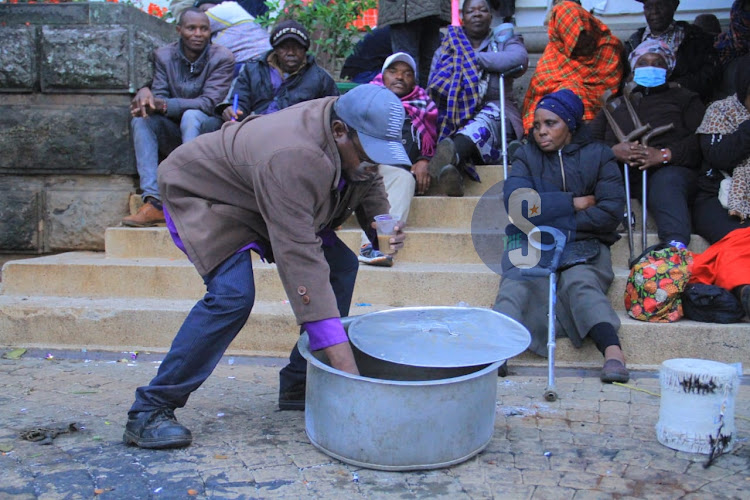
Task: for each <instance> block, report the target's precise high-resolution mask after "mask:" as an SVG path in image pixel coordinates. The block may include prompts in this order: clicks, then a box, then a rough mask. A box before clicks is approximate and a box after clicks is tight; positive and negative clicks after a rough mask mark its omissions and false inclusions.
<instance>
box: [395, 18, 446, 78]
mask: <svg viewBox="0 0 750 500" xmlns="http://www.w3.org/2000/svg"><path fill="white" fill-rule="evenodd" d="M439 46H440V18H439V17H437V16H430V17H425V18H422V19H417V20H416V21H412V22H409V23H403V24H392V25H391V49H392V50H393V52H394V53H396V52H406V53H407V54H409V55H410V56H412V57H413V58H414V62H416V63H417V81H418V82H419V86H420V87H422V88H423V89H426V88H427V81H428V80H429V78H430V66H431V65H432V56H433V55H435V51H436V50H437V48H438V47H439Z"/></svg>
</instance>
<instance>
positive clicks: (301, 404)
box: [279, 383, 306, 411]
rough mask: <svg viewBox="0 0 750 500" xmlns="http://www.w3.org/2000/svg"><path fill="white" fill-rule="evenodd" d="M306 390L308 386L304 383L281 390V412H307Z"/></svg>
mask: <svg viewBox="0 0 750 500" xmlns="http://www.w3.org/2000/svg"><path fill="white" fill-rule="evenodd" d="M305 388H306V384H304V383H302V384H299V385H296V386H292V387H290V388H288V389H286V390H284V391H282V390H279V410H299V411H305Z"/></svg>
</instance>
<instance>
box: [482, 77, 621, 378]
mask: <svg viewBox="0 0 750 500" xmlns="http://www.w3.org/2000/svg"><path fill="white" fill-rule="evenodd" d="M524 188H527V189H529V190H533V191H528V190H524ZM528 193H535V196H538V198H537V199H533V198H532V199H526V196H527V195H528ZM503 194H504V198H505V206H506V209H507V210H508V213H509V214H511V218H512V219H513V220H514V223H516V224H518V225H519V226H520V225H521V222H522V221H523V222H527V223H530V224H533V225H536V226H542V225H546V226H552V227H554V228H556V229H558V230H560V231H562V232H563V233H564V234H565V235H566V237H567V240H568V244H567V245H566V249H569V250H570V252H568V250H566V252H565V253H564V259H563V261H562V262H561V266H560V268H558V285H557V306H556V308H555V311H556V317H557V324H558V325H559V330H560V331H561V333H564V334H565V335H567V336H568V337H569V338H570V340H571V342H572V343H573V345H574V346H576V347H580V346H581V344H582V342H583V339H584V338H585V337H586V336H589V337H591V339H592V340H593V341H594V343H595V344H596V347H597V348H598V349H599V351H601V352H602V354H604V358H605V363H604V367H603V368H602V373H601V379H602V381H604V382H627V380H628V378H629V373H628V370H627V368H626V367H625V357H624V355H623V352H622V349H621V348H620V340H619V338H618V336H617V330H618V329H619V328H620V320H619V318H618V316H617V314H616V313H615V311H614V310H613V309H612V305H611V304H610V302H609V299H608V298H607V290H608V289H609V286H610V285H611V283H612V281H613V279H614V272H613V271H612V260H611V257H610V250H609V247H610V245H612V244H613V243H614V242H615V241H617V239H618V238H619V236H618V234H617V226H618V225H619V224H620V221H621V220H622V208H623V206H624V204H625V196H624V189H623V184H622V176H621V175H620V171H619V168H618V166H617V162H616V161H615V158H614V156H613V155H612V151H611V150H610V148H608V147H607V146H605V145H603V144H600V143H597V142H593V141H592V140H591V137H590V133H589V130H588V128H587V127H586V126H585V125H584V124H583V102H582V101H581V99H580V98H579V97H578V96H576V95H575V94H574V93H573V92H572V91H570V90H568V89H563V90H559V91H557V92H554V93H552V94H549V95H547V96H544V97H542V98H541V99H540V101H539V103H538V104H537V106H536V108H535V111H534V126H533V129H532V134H531V135H530V137H529V143H528V144H525V145H523V146H521V147H520V148H519V149H518V151H517V152H516V154H515V156H514V159H513V168H512V170H511V173H510V176H509V177H508V180H507V181H506V182H505V185H504V191H503ZM524 201H525V202H526V206H527V212H526V213H525V216H524V215H516V216H515V217H514V216H513V215H512V214H523V213H524V212H523V211H522V207H523V205H522V203H523V202H524ZM532 213H534V214H535V216H533V217H532V216H531V214H532ZM524 217H526V218H524ZM528 232H529V228H528V227H527V229H526V230H525V231H523V232H522V231H521V229H520V228H518V227H517V226H514V225H510V226H508V229H507V231H506V233H507V235H508V237H509V241H510V240H514V238H515V239H518V238H519V237H520V238H523V237H524V235H525V234H528ZM573 243H575V244H573ZM512 251H513V249H507V248H506V252H505V253H504V255H503V277H502V281H501V282H500V289H499V291H498V294H497V299H495V305H494V306H493V309H494V310H496V311H498V312H501V313H503V314H506V315H508V316H510V317H511V318H514V319H516V320H517V321H520V322H521V323H523V325H524V326H526V328H528V329H529V331H530V332H531V337H532V341H531V345H530V346H529V349H530V350H531V351H533V352H535V353H537V354H539V355H541V356H546V355H547V352H546V349H545V345H546V344H547V310H548V295H549V289H548V286H549V285H548V280H547V278H544V277H542V278H533V279H529V278H527V277H524V276H523V275H522V274H521V271H520V270H519V268H518V267H516V266H514V265H513V264H512V262H516V263H517V260H515V261H514V257H515V256H514V255H512V254H511V252H512ZM530 252H531V250H530V248H529V252H528V254H530ZM568 253H570V254H571V256H574V258H570V259H569V258H568V257H567V256H566V254H568ZM565 266H568V267H567V268H566V267H565Z"/></svg>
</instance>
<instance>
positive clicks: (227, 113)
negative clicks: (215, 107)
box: [221, 106, 245, 122]
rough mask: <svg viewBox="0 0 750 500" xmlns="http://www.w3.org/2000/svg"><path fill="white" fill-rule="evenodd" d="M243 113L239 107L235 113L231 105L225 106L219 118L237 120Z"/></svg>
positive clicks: (227, 120)
mask: <svg viewBox="0 0 750 500" xmlns="http://www.w3.org/2000/svg"><path fill="white" fill-rule="evenodd" d="M244 114H245V113H243V112H242V110H241V109H238V110H237V112H236V113H235V112H234V110H233V109H232V106H227V107H226V108H224V111H223V112H222V113H221V119H222V120H224V121H225V122H229V121H239V120H240V116H242V115H244Z"/></svg>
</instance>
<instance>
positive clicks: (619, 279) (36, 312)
mask: <svg viewBox="0 0 750 500" xmlns="http://www.w3.org/2000/svg"><path fill="white" fill-rule="evenodd" d="M479 171H480V175H481V176H482V179H483V182H482V183H481V184H477V183H472V182H470V181H469V182H468V183H467V195H466V196H465V197H463V198H446V197H440V196H423V197H416V198H415V199H414V201H413V204H412V211H411V215H410V217H409V226H408V237H407V243H406V246H405V248H404V250H403V251H401V252H399V254H398V255H397V257H396V264H395V265H394V267H392V268H376V267H371V266H366V265H362V266H361V267H360V271H359V276H358V279H357V286H356V289H355V293H354V299H353V303H352V308H351V314H353V315H354V314H364V313H368V312H371V311H376V310H382V309H387V308H392V307H402V306H419V305H456V304H457V303H459V302H464V303H467V304H468V305H471V306H477V307H490V306H491V305H492V303H493V301H494V298H495V294H496V293H497V286H498V283H499V277H498V276H497V275H496V274H495V273H493V272H492V271H491V270H490V269H488V268H487V267H486V266H485V265H484V264H483V263H482V261H481V260H480V258H479V257H478V255H477V253H476V251H475V249H474V246H473V244H472V237H471V231H470V228H471V217H472V214H473V211H474V207H475V206H476V205H477V202H478V201H479V199H480V196H481V195H482V194H483V193H484V192H485V191H486V190H487V189H488V188H490V187H491V186H492V185H494V184H495V183H497V182H499V181H500V180H501V179H502V167H500V166H485V167H480V170H479ZM638 220H640V218H639V219H638ZM650 225H651V224H649V226H650ZM339 234H340V236H341V238H342V239H343V240H344V241H345V242H346V243H347V244H348V245H349V246H350V247H351V248H352V249H353V250H355V251H357V250H358V248H359V242H360V233H359V230H358V229H357V228H356V227H355V225H354V223H353V220H350V221H348V222H347V223H346V224H345V226H344V227H343V228H342V229H341V231H340V232H339ZM649 237H650V239H651V240H654V239H655V235H654V234H653V232H650V233H649ZM105 240H106V251H105V252H103V253H98V252H72V253H65V254H59V255H54V256H45V257H39V258H32V259H27V260H14V261H11V262H8V263H6V264H5V266H4V267H3V281H2V283H1V285H2V289H0V345H2V346H25V347H45V348H66V349H70V348H76V349H79V348H86V349H89V350H95V349H101V350H118V351H133V350H138V351H146V350H148V351H156V352H159V351H162V352H163V351H166V350H167V349H168V347H169V345H170V343H171V340H172V338H173V336H174V334H175V332H176V331H177V329H178V328H179V326H180V324H181V323H182V321H183V319H184V318H185V316H186V315H187V313H188V311H189V310H190V308H191V307H192V306H193V304H194V303H195V301H196V300H197V299H199V298H200V297H201V296H202V295H203V293H204V286H203V282H202V280H201V278H200V276H199V275H198V274H197V273H196V271H195V269H194V268H193V266H192V265H191V264H190V262H189V261H188V260H187V259H186V258H185V256H184V255H183V254H182V253H181V252H180V251H179V250H178V249H177V248H176V247H174V245H173V244H172V242H171V239H170V237H169V234H168V232H167V230H166V228H163V227H159V228H148V229H130V228H119V227H113V228H109V229H107V231H106V238H105ZM639 242H640V233H638V235H637V237H636V248H640V243H639ZM705 248H706V242H705V241H703V240H702V239H701V238H699V237H697V236H694V238H693V242H692V243H691V249H692V250H694V251H696V252H700V251H703V250H704V249H705ZM627 258H628V243H627V237H625V238H623V239H621V240H620V241H619V242H618V243H616V244H615V245H614V246H613V261H614V263H615V271H616V279H615V282H614V284H613V285H612V287H611V289H610V292H609V297H610V299H611V301H612V304H613V305H614V307H615V309H616V310H617V311H618V313H619V314H620V316H621V318H622V322H623V326H622V328H621V330H620V335H621V339H622V343H623V347H624V349H625V352H626V355H627V358H628V362H629V364H630V365H631V366H632V367H634V368H636V369H637V368H641V369H650V368H653V367H655V366H657V365H659V364H660V363H661V362H662V361H663V360H665V359H669V358H676V357H691V358H693V357H694V358H708V359H714V360H717V361H723V362H742V361H744V362H745V370H746V373H748V370H749V369H750V363H748V361H749V360H750V342H748V334H750V324H748V323H747V322H745V323H739V324H734V325H718V324H706V323H696V322H692V321H688V320H682V321H679V322H677V323H673V324H652V323H643V322H639V321H635V320H632V319H630V318H629V317H628V316H627V315H626V313H625V311H624V308H623V299H622V294H623V290H624V288H625V282H626V279H627V276H628V269H627ZM254 274H255V281H256V285H257V295H256V304H255V308H254V310H253V313H252V314H251V316H250V319H249V321H248V323H247V324H246V325H245V327H244V329H243V331H242V332H241V333H240V334H239V336H238V337H237V338H236V339H235V341H234V343H233V344H232V346H231V351H232V352H233V353H236V354H240V353H244V354H252V355H263V356H285V355H287V354H288V351H289V349H290V348H291V346H292V345H293V344H294V342H295V341H296V339H297V335H298V329H297V327H296V324H295V321H294V317H293V315H292V313H291V308H290V307H289V305H288V304H286V303H285V302H286V296H285V294H284V290H283V288H282V286H281V282H280V280H279V278H278V275H277V272H276V269H275V266H273V265H268V264H264V263H262V262H260V261H257V260H256V263H255V266H254ZM545 363H546V361H545V360H544V359H542V358H539V357H537V356H535V355H532V354H528V353H526V354H523V355H522V356H520V357H519V358H517V359H515V360H513V362H512V364H530V365H534V364H538V365H543V364H545ZM557 364H558V365H560V366H577V367H592V366H600V364H601V356H600V354H599V353H598V352H597V351H596V349H595V348H594V346H593V344H592V343H590V342H587V343H586V345H585V346H584V348H582V349H574V348H573V347H572V345H571V344H570V342H569V341H568V340H567V339H559V342H558V350H557Z"/></svg>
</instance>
